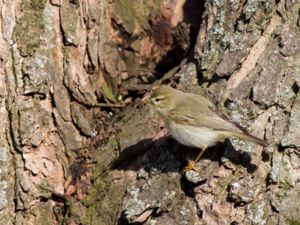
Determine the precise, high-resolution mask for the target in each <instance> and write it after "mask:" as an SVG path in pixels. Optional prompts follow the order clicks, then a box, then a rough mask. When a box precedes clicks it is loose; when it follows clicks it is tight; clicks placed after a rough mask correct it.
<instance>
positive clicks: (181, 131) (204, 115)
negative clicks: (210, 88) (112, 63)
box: [150, 85, 267, 171]
mask: <svg viewBox="0 0 300 225" xmlns="http://www.w3.org/2000/svg"><path fill="white" fill-rule="evenodd" d="M150 103H151V105H153V106H154V108H155V109H156V110H157V112H158V113H159V115H160V116H161V117H162V118H163V119H164V121H165V123H166V126H167V129H168V131H169V133H170V134H171V136H172V137H173V138H174V139H176V140H177V141H178V142H179V143H181V144H183V145H185V146H190V147H196V148H201V149H202V151H201V152H200V153H199V155H198V156H197V158H196V159H195V160H194V161H189V164H188V166H187V167H186V168H185V171H187V170H195V171H197V169H196V167H195V163H197V162H198V161H199V159H200V158H201V156H202V154H203V153H204V151H205V150H206V149H207V148H208V147H210V146H213V145H216V144H217V143H218V142H223V141H224V140H225V139H226V138H230V137H237V138H240V139H243V140H247V141H251V142H254V143H256V144H259V145H262V146H267V142H266V141H264V140H262V139H260V138H258V137H255V136H253V135H251V134H250V133H249V132H248V131H247V130H246V129H244V128H242V127H241V126H239V125H238V124H237V123H235V122H234V121H232V120H231V119H230V118H229V117H228V116H227V115H225V114H223V113H222V112H220V111H218V110H217V107H216V106H215V105H214V104H213V103H212V102H210V101H209V100H208V99H207V98H205V97H204V96H201V95H196V94H192V93H185V92H182V91H179V90H176V89H174V88H171V87H169V86H165V85H164V86H160V87H158V88H155V89H154V90H153V91H152V94H151V97H150Z"/></svg>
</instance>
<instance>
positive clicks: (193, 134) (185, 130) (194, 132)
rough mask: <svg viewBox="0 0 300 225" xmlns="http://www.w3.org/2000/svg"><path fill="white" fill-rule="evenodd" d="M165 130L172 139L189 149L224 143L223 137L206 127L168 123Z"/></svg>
mask: <svg viewBox="0 0 300 225" xmlns="http://www.w3.org/2000/svg"><path fill="white" fill-rule="evenodd" d="M167 128H168V131H169V132H170V134H171V136H172V137H173V138H174V139H176V140H177V141H178V142H179V143H181V144H183V145H186V146H190V147H196V148H204V147H206V146H213V145H215V144H217V142H221V141H224V137H223V135H220V134H219V132H218V131H216V130H213V129H210V128H207V127H196V126H191V125H184V124H178V123H175V122H173V121H168V122H167Z"/></svg>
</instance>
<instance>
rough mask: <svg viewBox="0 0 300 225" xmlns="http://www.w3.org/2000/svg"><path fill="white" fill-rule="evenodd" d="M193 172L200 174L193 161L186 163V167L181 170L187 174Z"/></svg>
mask: <svg viewBox="0 0 300 225" xmlns="http://www.w3.org/2000/svg"><path fill="white" fill-rule="evenodd" d="M191 170H193V171H195V172H200V171H199V169H198V168H197V166H196V163H195V162H194V161H190V160H189V162H188V164H187V166H186V167H185V168H184V169H183V172H188V171H191Z"/></svg>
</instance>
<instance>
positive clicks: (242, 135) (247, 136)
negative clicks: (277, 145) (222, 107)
mask: <svg viewBox="0 0 300 225" xmlns="http://www.w3.org/2000/svg"><path fill="white" fill-rule="evenodd" d="M232 135H233V136H234V137H237V138H240V139H243V140H246V141H251V142H254V143H256V144H259V145H261V146H264V147H266V146H268V145H269V143H268V142H267V141H265V140H262V139H260V138H258V137H256V136H254V135H252V134H249V133H232Z"/></svg>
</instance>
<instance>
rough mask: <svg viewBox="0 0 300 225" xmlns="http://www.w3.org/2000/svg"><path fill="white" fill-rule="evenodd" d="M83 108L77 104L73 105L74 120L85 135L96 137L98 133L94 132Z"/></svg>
mask: <svg viewBox="0 0 300 225" xmlns="http://www.w3.org/2000/svg"><path fill="white" fill-rule="evenodd" d="M81 108H82V107H80V105H78V104H77V103H76V102H73V103H72V104H71V115H72V119H73V121H74V123H75V124H76V125H77V126H78V127H79V129H80V130H81V131H82V132H83V133H84V134H85V135H87V136H90V137H95V136H96V132H95V131H93V130H92V127H91V125H90V124H89V121H88V120H87V118H88V117H87V116H86V115H84V109H82V110H81Z"/></svg>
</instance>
